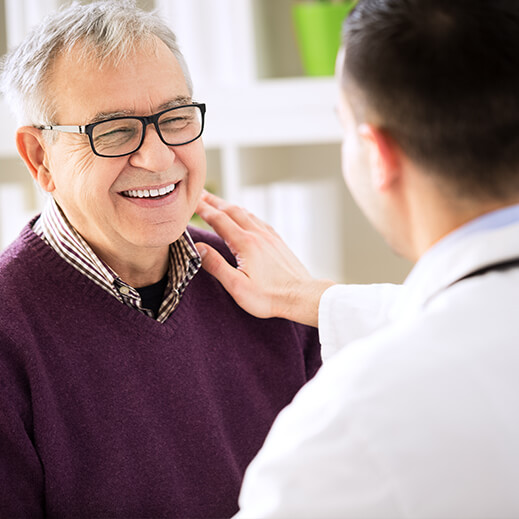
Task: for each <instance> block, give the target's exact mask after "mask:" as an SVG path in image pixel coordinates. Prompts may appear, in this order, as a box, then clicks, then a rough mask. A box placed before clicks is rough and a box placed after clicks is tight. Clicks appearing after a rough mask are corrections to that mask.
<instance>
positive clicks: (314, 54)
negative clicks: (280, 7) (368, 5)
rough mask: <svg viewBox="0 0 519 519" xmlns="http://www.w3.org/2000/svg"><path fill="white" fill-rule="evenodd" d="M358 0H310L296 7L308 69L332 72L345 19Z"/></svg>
mask: <svg viewBox="0 0 519 519" xmlns="http://www.w3.org/2000/svg"><path fill="white" fill-rule="evenodd" d="M356 3H357V0H307V1H306V2H298V3H296V4H295V5H294V6H293V8H292V16H293V20H294V26H295V31H296V37H297V43H298V47H299V52H300V55H301V61H302V64H303V69H304V71H305V73H306V74H307V75H309V76H332V75H333V73H334V69H335V58H336V56H337V51H338V50H339V46H340V38H341V26H342V22H343V20H344V19H345V18H346V16H348V14H349V12H350V11H351V10H352V9H353V7H354V6H355V4H356Z"/></svg>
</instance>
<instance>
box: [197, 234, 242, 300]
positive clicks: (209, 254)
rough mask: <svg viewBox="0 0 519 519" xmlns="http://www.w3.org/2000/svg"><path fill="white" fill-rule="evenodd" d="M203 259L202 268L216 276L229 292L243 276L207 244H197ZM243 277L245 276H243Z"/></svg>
mask: <svg viewBox="0 0 519 519" xmlns="http://www.w3.org/2000/svg"><path fill="white" fill-rule="evenodd" d="M195 247H196V248H197V250H198V253H199V254H200V256H201V258H202V267H203V268H204V269H205V270H206V271H207V272H209V274H211V275H212V276H214V277H215V278H216V279H217V280H218V281H219V282H220V283H221V284H222V285H223V286H224V288H225V289H226V290H227V291H228V292H229V291H230V290H231V287H232V286H233V284H234V283H233V282H234V281H235V280H236V278H237V277H239V276H240V274H242V273H241V272H239V271H237V270H236V268H234V267H233V266H232V265H230V264H229V263H228V262H227V260H226V259H225V258H224V257H223V256H222V255H221V254H220V253H218V252H217V251H216V250H215V249H213V248H212V247H211V246H210V245H207V243H200V242H198V243H195ZM242 275H243V274H242Z"/></svg>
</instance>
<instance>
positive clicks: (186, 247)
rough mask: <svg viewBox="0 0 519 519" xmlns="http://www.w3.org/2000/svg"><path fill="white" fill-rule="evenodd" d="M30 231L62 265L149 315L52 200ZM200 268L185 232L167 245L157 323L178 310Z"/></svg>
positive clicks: (198, 257) (136, 294)
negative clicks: (166, 276)
mask: <svg viewBox="0 0 519 519" xmlns="http://www.w3.org/2000/svg"><path fill="white" fill-rule="evenodd" d="M33 231H34V232H35V233H36V234H38V235H39V236H41V237H42V238H43V239H44V240H45V241H46V242H47V243H48V244H49V245H50V246H51V247H52V248H53V249H54V250H55V251H56V252H57V253H58V254H59V255H60V256H61V257H62V258H63V259H64V260H65V261H67V262H68V263H69V264H71V265H72V266H73V267H74V268H76V269H77V270H79V271H80V272H81V273H82V274H84V275H85V276H86V277H88V278H89V279H90V280H91V281H93V282H94V283H96V284H97V285H99V286H100V287H101V288H103V289H104V290H106V291H107V292H109V293H110V294H112V295H113V296H114V297H116V298H117V299H118V300H119V301H121V302H123V303H125V304H127V305H128V306H132V307H134V308H136V309H137V310H140V311H141V312H143V313H146V314H147V315H150V312H149V311H147V310H146V309H144V308H142V306H141V297H140V295H139V293H138V292H137V290H135V288H134V287H132V286H130V285H129V284H127V283H125V282H124V281H123V280H122V279H121V278H120V277H119V276H118V275H117V273H116V272H115V271H114V270H113V269H112V268H111V267H110V266H109V265H107V264H106V263H104V262H103V261H102V260H101V259H100V258H99V257H98V256H97V255H96V253H95V252H94V251H93V250H92V248H91V247H90V245H89V244H88V243H87V242H86V240H85V239H84V238H83V237H82V236H81V235H80V234H79V233H78V232H77V231H76V229H74V227H73V226H72V225H71V224H70V222H69V221H68V219H67V218H66V216H65V214H64V213H63V211H62V210H61V208H60V207H59V206H58V204H57V203H56V202H55V200H54V199H53V198H50V199H49V201H48V203H47V204H46V205H45V207H44V209H43V211H42V214H41V215H40V218H38V219H37V220H36V222H35V223H34V225H33ZM200 267H201V258H200V255H199V254H198V251H197V249H196V247H195V245H194V243H193V240H192V238H191V236H190V234H189V232H188V231H187V230H186V231H185V232H184V233H183V235H182V236H181V237H180V238H179V239H178V240H177V241H175V242H174V243H172V244H171V245H170V249H169V270H168V274H169V279H168V285H167V288H166V292H165V294H164V300H163V302H162V305H161V307H160V309H159V315H158V316H157V320H158V321H160V322H164V321H165V320H166V319H167V318H168V317H169V315H171V313H172V312H173V310H174V309H175V308H176V307H177V306H178V303H179V301H180V298H181V296H182V293H183V292H184V290H185V289H186V287H187V285H188V284H189V282H190V281H191V279H192V278H193V277H194V276H195V274H196V273H197V272H198V270H199V269H200Z"/></svg>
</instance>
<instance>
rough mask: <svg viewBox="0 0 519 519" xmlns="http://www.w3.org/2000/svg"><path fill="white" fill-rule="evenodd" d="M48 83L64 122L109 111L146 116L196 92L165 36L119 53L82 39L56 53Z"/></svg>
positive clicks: (57, 114) (89, 119)
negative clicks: (101, 50) (102, 51)
mask: <svg viewBox="0 0 519 519" xmlns="http://www.w3.org/2000/svg"><path fill="white" fill-rule="evenodd" d="M47 84H48V92H47V93H48V95H50V96H51V98H52V99H53V103H54V105H55V119H56V121H54V122H55V123H58V122H59V124H68V123H73V124H86V123H88V122H92V120H93V118H95V117H98V114H99V113H103V112H107V113H112V112H125V113H136V114H139V113H140V112H142V114H141V115H143V114H145V113H151V112H152V111H153V110H155V108H156V107H160V106H163V105H165V104H167V103H170V102H171V101H172V100H174V99H176V98H189V97H190V94H189V89H188V87H187V84H186V80H185V77H184V74H183V71H182V69H181V67H180V64H179V63H178V61H177V59H176V57H175V56H174V54H173V53H172V51H171V50H170V49H169V48H168V47H167V46H166V45H165V44H164V43H163V42H162V41H160V40H158V41H155V42H152V43H149V42H148V43H146V44H143V45H142V46H135V47H134V48H133V49H130V50H128V51H127V52H126V53H125V54H124V55H119V56H116V55H107V56H99V55H98V53H97V52H96V50H95V49H93V48H92V47H91V46H90V48H89V47H88V46H87V45H86V44H84V43H81V44H78V45H76V46H75V47H73V48H71V49H69V50H68V51H67V52H63V53H62V54H61V55H60V56H58V57H57V58H56V60H55V63H54V66H53V70H52V71H51V73H50V74H49V80H48V82H47Z"/></svg>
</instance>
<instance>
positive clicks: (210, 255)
mask: <svg viewBox="0 0 519 519" xmlns="http://www.w3.org/2000/svg"><path fill="white" fill-rule="evenodd" d="M195 247H196V248H197V250H198V252H199V254H200V256H201V257H202V266H203V268H204V269H205V270H206V271H207V272H208V273H209V274H211V275H212V276H214V277H215V278H216V279H217V280H218V281H219V282H220V283H221V284H222V285H223V287H224V288H225V290H227V292H229V293H230V294H231V296H232V297H233V298H234V299H235V300H236V301H237V302H238V304H240V303H241V301H240V297H241V294H242V290H243V289H244V287H245V285H248V284H249V283H248V278H247V275H246V274H245V273H244V272H242V271H241V270H239V269H236V268H235V267H233V266H232V265H230V264H229V263H227V261H226V260H225V258H224V257H223V256H222V255H221V254H219V253H218V252H217V251H216V250H215V249H213V248H212V247H211V246H210V245H207V243H202V242H197V243H195ZM253 296H254V294H252V293H251V297H253ZM257 317H261V315H259V314H258V315H257Z"/></svg>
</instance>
